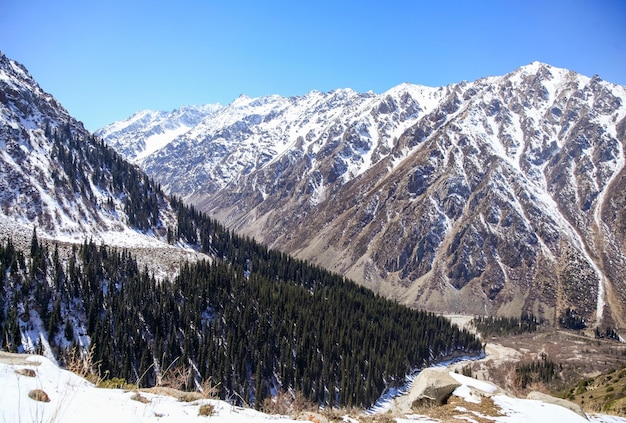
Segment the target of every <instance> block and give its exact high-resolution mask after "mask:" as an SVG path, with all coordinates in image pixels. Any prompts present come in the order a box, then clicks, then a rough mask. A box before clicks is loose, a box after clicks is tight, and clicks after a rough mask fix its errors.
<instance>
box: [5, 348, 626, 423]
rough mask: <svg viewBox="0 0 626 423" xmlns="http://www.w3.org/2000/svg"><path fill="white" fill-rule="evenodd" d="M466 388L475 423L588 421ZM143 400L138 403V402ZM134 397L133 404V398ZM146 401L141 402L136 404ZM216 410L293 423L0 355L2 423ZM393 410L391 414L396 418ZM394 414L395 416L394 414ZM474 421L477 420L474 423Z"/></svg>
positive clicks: (164, 418) (221, 422) (608, 420)
mask: <svg viewBox="0 0 626 423" xmlns="http://www.w3.org/2000/svg"><path fill="white" fill-rule="evenodd" d="M451 376H452V377H454V378H455V379H457V381H458V382H459V383H461V384H462V385H461V386H460V387H459V388H457V389H456V390H455V392H454V395H456V396H457V397H459V398H462V399H464V400H465V401H467V402H468V403H472V402H473V403H475V402H476V401H480V396H477V395H476V392H477V391H478V392H483V393H485V394H489V395H491V394H493V396H492V397H491V398H492V399H493V401H494V403H495V404H496V406H497V407H498V408H500V410H501V412H502V413H503V414H504V415H502V416H498V417H491V416H482V415H478V414H475V413H474V414H473V415H472V414H471V413H469V414H467V413H465V412H464V410H462V408H463V407H457V409H458V412H459V413H460V414H461V415H463V417H461V420H465V421H476V419H477V418H479V419H482V420H481V421H484V420H490V421H494V422H504V423H526V422H530V423H536V422H544V421H551V422H573V423H576V422H581V423H582V422H586V421H587V420H585V419H584V418H583V417H581V416H579V415H577V414H575V413H574V412H572V411H570V410H567V409H565V408H563V407H560V406H557V405H553V404H546V403H543V402H541V401H537V400H526V399H518V398H511V397H509V396H506V395H502V394H498V393H497V388H496V387H495V386H493V385H491V384H489V383H487V382H483V381H478V380H476V379H472V378H469V377H465V376H461V375H458V374H454V373H452V372H451ZM34 390H42V391H44V392H45V393H46V394H47V396H48V398H49V402H40V401H35V400H33V399H31V398H29V393H30V392H31V391H34ZM137 395H139V396H140V398H138V397H137ZM133 398H135V399H133ZM138 399H142V401H138ZM206 404H210V405H212V406H213V410H214V414H213V415H212V416H211V417H210V421H211V422H213V423H234V422H244V423H256V422H259V423H264V422H270V421H271V422H285V423H286V422H294V421H296V420H293V419H291V418H289V417H287V416H276V415H268V414H263V413H260V412H257V411H254V410H251V409H245V408H240V407H235V406H232V405H230V404H228V403H226V402H224V401H217V400H210V399H201V400H197V401H192V402H181V401H179V400H177V399H176V398H174V397H171V396H167V395H156V394H151V393H147V392H140V393H137V392H134V391H125V390H121V389H100V388H96V387H95V386H94V385H92V384H91V383H89V382H87V381H86V380H84V379H82V378H80V377H79V376H77V375H75V374H73V373H70V372H68V371H66V370H62V369H60V368H59V367H57V366H56V365H55V364H54V363H52V362H51V361H50V360H48V359H46V358H45V357H42V356H36V355H17V354H8V353H1V352H0V422H1V423H4V422H11V423H26V422H80V423H84V422H87V421H88V422H91V423H98V422H106V423H111V422H115V423H127V422H128V423H130V422H140V423H141V422H182V423H185V422H196V421H197V422H200V421H206V419H207V417H206V416H201V415H199V412H200V408H201V406H202V405H206ZM393 411H394V410H391V412H392V413H393ZM395 414H396V413H393V414H392V415H395ZM472 416H473V418H472ZM344 420H345V421H347V422H356V421H359V417H358V416H357V417H355V416H352V417H345V418H344ZM395 420H396V421H397V422H401V423H407V422H415V421H419V422H426V421H430V422H434V421H437V420H433V419H432V418H430V417H428V416H424V415H417V414H407V415H398V416H397V417H395ZM589 420H590V421H592V422H596V423H626V419H625V418H620V417H614V416H605V415H591V416H589Z"/></svg>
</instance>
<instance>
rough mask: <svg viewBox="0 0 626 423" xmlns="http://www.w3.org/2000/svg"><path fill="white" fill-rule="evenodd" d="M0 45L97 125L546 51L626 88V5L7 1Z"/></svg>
mask: <svg viewBox="0 0 626 423" xmlns="http://www.w3.org/2000/svg"><path fill="white" fill-rule="evenodd" d="M0 50H2V51H3V52H4V53H5V54H6V55H7V56H9V57H10V58H12V59H14V60H17V61H18V62H20V63H22V64H23V65H25V66H26V67H27V68H28V69H29V71H30V73H31V74H32V75H33V76H34V77H35V79H36V80H37V81H38V82H39V84H40V85H41V86H42V88H43V89H44V90H46V91H48V92H49V93H51V94H52V95H54V96H55V97H56V98H57V99H58V100H59V101H60V102H61V103H62V104H63V105H64V106H65V107H66V108H67V109H68V110H69V111H70V113H71V114H72V115H73V116H75V117H76V118H77V119H79V120H82V121H83V122H84V123H85V126H86V127H87V128H88V129H90V130H95V129H98V128H100V127H102V126H104V125H105V124H108V123H110V122H112V121H115V120H120V119H124V118H126V117H128V116H130V115H131V114H133V113H134V112H136V111H138V110H141V109H153V110H171V109H174V108H177V107H180V106H182V105H185V104H205V103H222V104H228V103H230V102H231V101H233V100H234V99H235V98H236V97H237V96H239V95H240V94H246V95H248V96H250V97H258V96H263V95H269V94H280V95H283V96H292V95H302V94H306V93H307V92H309V91H311V90H319V91H330V90H333V89H336V88H346V87H350V88H352V89H354V90H357V91H369V90H373V91H374V92H377V93H380V92H384V91H386V90H388V89H389V88H391V87H393V86H395V85H397V84H400V83H402V82H411V83H415V84H422V85H429V86H441V85H446V84H449V83H455V82H460V81H462V80H467V81H472V80H475V79H478V78H480V77H483V76H489V75H503V74H505V73H508V72H510V71H513V70H515V69H516V68H518V67H520V66H523V65H525V64H528V63H530V62H532V61H535V60H538V61H542V62H545V63H549V64H551V65H553V66H557V67H563V68H568V69H572V70H575V71H577V72H579V73H582V74H584V75H588V76H592V75H594V74H598V75H599V76H600V77H601V78H603V79H605V80H607V81H610V82H614V83H618V84H625V85H626V1H622V0H595V1H594V0H590V1H580V0H567V1H561V0H554V1H550V0H542V1H536V0H523V1H522V0H520V1H512V0H500V1H496V0H485V1H479V0H475V1H470V0H467V1H445V0H432V1H429V2H426V1H418V0H413V1H397V0H384V1H383V0H380V1H367V0H365V1H341V0H334V1H325V0H316V1H308V0H303V1H282V0H280V1H263V0H257V1H236V0H234V1H225V0H224V1H209V0H180V1H171V0H169V1H160V0H152V1H144V0H124V1H119V0H105V1H95V2H90V1H77V0H55V1H50V0H27V1H25V0H0Z"/></svg>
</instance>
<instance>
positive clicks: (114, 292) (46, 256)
mask: <svg viewBox="0 0 626 423" xmlns="http://www.w3.org/2000/svg"><path fill="white" fill-rule="evenodd" d="M185 210H186V211H185V213H187V212H190V211H189V210H187V209H185ZM198 216H200V215H198ZM213 227H214V232H213V233H211V234H210V236H208V238H212V239H222V243H223V245H222V246H224V247H228V248H225V250H224V252H225V253H224V254H223V257H225V258H224V259H219V260H213V261H212V262H207V261H205V262H198V263H195V264H188V263H187V264H184V265H182V266H181V268H180V273H179V275H178V276H176V277H175V278H172V279H171V280H170V279H165V280H162V281H157V280H156V279H155V278H154V276H153V275H151V274H150V272H149V270H148V269H145V268H144V269H140V268H139V267H138V265H137V263H136V261H135V259H134V258H133V257H132V255H131V254H130V253H129V252H127V251H125V250H116V249H110V248H107V247H105V246H97V245H95V244H94V243H93V242H88V241H86V242H85V243H83V244H82V245H80V246H79V247H78V246H77V247H75V248H74V249H73V250H72V253H71V255H70V256H69V258H68V259H65V260H62V259H60V258H59V253H58V249H57V248H56V247H55V246H50V245H46V244H44V243H42V242H41V241H39V240H38V239H37V235H36V232H34V233H33V237H32V241H31V249H30V252H28V253H29V254H25V253H23V252H21V251H18V250H17V249H16V248H15V247H14V245H13V244H12V242H11V240H5V241H4V242H3V243H2V245H1V246H0V291H1V294H2V295H1V296H0V298H1V299H0V301H1V303H0V311H1V313H0V335H1V336H0V348H2V349H6V350H10V351H18V350H20V349H23V348H24V347H25V346H24V345H22V340H23V339H24V335H25V334H26V333H28V331H29V329H31V330H32V329H36V326H38V325H40V326H41V329H42V334H43V335H44V336H45V338H46V339H47V342H49V343H50V345H51V348H52V350H53V351H54V352H55V353H56V355H57V356H59V357H63V355H64V352H67V351H70V350H71V349H72V347H73V346H76V345H78V344H79V339H80V340H84V339H86V337H85V335H86V336H87V337H88V339H89V340H90V342H91V345H92V346H93V348H94V360H95V362H97V363H98V368H99V371H100V372H101V375H106V376H107V377H120V378H124V379H126V380H127V381H129V382H133V383H138V384H139V385H141V386H150V385H155V384H158V383H160V378H161V377H162V376H163V374H164V373H165V372H166V369H167V371H172V369H173V368H182V369H185V370H186V371H187V374H188V375H189V381H188V388H189V389H193V388H194V386H195V383H199V382H201V381H203V380H206V379H209V378H210V379H211V381H212V382H213V383H214V384H216V385H217V386H218V387H219V390H220V395H221V396H222V397H223V398H231V399H236V400H243V401H245V402H247V403H250V404H256V405H257V406H258V405H260V404H261V401H262V400H263V399H264V398H266V397H267V396H269V395H271V394H272V393H274V394H275V393H276V392H277V390H285V391H286V390H288V389H290V390H295V391H300V392H303V393H304V394H305V396H306V397H307V398H309V399H310V400H312V401H315V402H318V403H321V404H331V405H359V406H367V405H370V404H372V403H373V402H374V401H375V400H376V399H377V398H378V397H379V396H380V394H381V393H382V392H383V390H384V389H385V388H386V387H388V386H390V385H393V384H394V383H396V382H400V381H402V380H403V378H404V376H405V375H406V374H407V373H408V372H410V370H411V369H413V368H416V367H420V366H424V365H426V364H428V363H431V362H433V361H436V360H439V359H442V358H444V357H448V356H450V355H453V354H456V353H462V354H476V353H479V352H480V351H481V344H480V342H479V341H478V340H477V339H476V338H474V336H473V335H471V334H470V333H468V332H466V331H461V330H459V329H458V328H457V327H456V326H451V325H450V323H449V322H448V321H447V320H446V319H444V318H442V317H440V316H436V315H433V314H430V313H425V312H421V311H416V310H411V309H408V308H406V307H404V306H400V305H398V304H396V303H394V302H391V301H389V300H386V299H383V298H382V297H379V296H377V295H375V294H373V293H372V292H370V291H368V290H366V289H364V288H362V287H359V286H358V285H356V284H354V283H352V282H350V281H346V280H344V279H343V278H342V277H340V276H337V275H334V274H331V273H328V272H326V271H324V270H322V269H320V268H318V267H315V266H311V265H309V264H307V263H306V262H302V261H298V260H294V259H291V258H290V257H288V256H285V255H283V254H280V253H277V252H273V251H269V250H267V249H265V248H263V247H261V246H260V245H258V244H257V243H255V242H254V241H252V240H246V239H242V238H239V237H236V236H234V235H233V234H232V233H229V232H227V231H224V232H222V231H221V229H220V226H219V225H215V226H213ZM204 237H207V234H205V235H204ZM228 257H232V260H231V259H228ZM237 257H239V258H240V260H237ZM42 348H43V346H42V344H41V341H38V342H37V345H36V346H35V349H39V350H41V349H42Z"/></svg>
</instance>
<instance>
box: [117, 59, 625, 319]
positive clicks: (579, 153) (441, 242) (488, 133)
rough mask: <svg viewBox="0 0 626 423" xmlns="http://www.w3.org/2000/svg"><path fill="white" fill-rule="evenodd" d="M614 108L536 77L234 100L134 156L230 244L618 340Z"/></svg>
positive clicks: (597, 82)
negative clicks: (249, 243) (572, 322)
mask: <svg viewBox="0 0 626 423" xmlns="http://www.w3.org/2000/svg"><path fill="white" fill-rule="evenodd" d="M625 100H626V89H625V88H624V87H622V86H617V85H614V84H611V83H608V82H605V81H602V80H601V79H599V78H598V77H593V78H589V77H586V76H582V75H579V74H576V73H574V72H571V71H568V70H564V69H558V68H554V67H552V66H549V65H546V64H542V63H532V64H530V65H527V66H524V67H522V68H520V69H518V70H516V71H514V72H511V73H510V74H507V75H504V76H499V77H488V78H483V79H480V80H477V81H474V82H462V83H459V84H453V85H449V86H446V87H439V88H428V87H422V86H416V85H410V84H403V85H400V86H397V87H395V88H393V89H391V90H389V91H388V92H386V93H383V94H373V93H364V94H361V93H356V92H354V91H351V90H349V89H345V90H337V91H333V92H330V93H320V92H311V93H309V94H307V95H305V96H302V97H293V98H283V97H279V96H269V97H264V98H257V99H251V98H247V97H245V96H242V97H240V98H238V99H236V100H235V101H234V102H233V103H232V104H230V105H228V106H226V107H223V108H220V109H217V110H215V112H214V114H212V115H211V116H208V117H206V118H205V119H204V120H202V121H201V122H200V123H198V124H197V125H195V126H194V127H192V128H191V129H190V130H189V131H187V132H186V133H184V134H182V135H179V136H177V137H175V138H172V139H170V141H169V142H167V141H163V143H162V145H163V147H162V148H160V149H158V150H157V151H154V152H153V153H151V154H148V155H142V153H141V151H142V150H141V148H138V149H137V151H138V153H137V154H136V156H137V157H138V159H140V160H139V161H138V163H140V165H141V166H142V167H143V168H144V169H145V170H146V171H147V172H148V174H150V175H151V176H152V177H154V178H155V179H156V180H157V181H159V182H160V183H161V184H162V186H163V187H164V189H165V190H166V191H168V192H170V193H173V194H176V195H179V196H182V197H184V198H186V199H188V200H189V201H192V202H193V203H194V204H196V205H197V206H198V207H199V208H200V209H202V210H204V211H207V212H209V213H210V214H211V215H212V216H215V217H217V218H218V219H220V220H222V221H223V222H225V223H226V224H227V225H229V226H230V227H232V228H234V229H236V230H237V231H243V232H244V233H247V234H249V235H252V236H254V237H256V238H257V239H259V240H261V241H262V242H264V243H266V244H268V245H270V246H272V247H276V248H279V249H281V250H283V251H286V252H289V253H291V254H295V255H297V256H298V257H300V258H304V259H307V260H310V261H312V262H314V263H317V264H320V265H323V266H325V267H326V268H329V269H331V270H335V271H338V272H340V273H343V274H345V275H347V276H349V277H351V278H353V279H355V280H357V281H358V282H359V283H361V284H363V285H365V286H368V287H370V288H373V289H375V290H377V291H378V292H380V293H383V294H384V295H387V296H390V297H393V298H396V299H398V300H400V301H401V302H404V303H406V304H411V305H416V306H420V307H425V308H427V309H429V310H433V311H445V312H459V313H472V314H474V313H476V314H482V313H489V314H501V315H507V314H512V315H519V313H520V310H526V311H529V312H533V313H534V314H535V315H537V316H540V317H543V318H545V319H547V320H548V321H551V322H557V321H558V320H559V319H560V318H565V317H567V316H569V317H572V316H573V317H574V318H575V319H577V320H578V321H582V322H585V324H587V325H594V324H595V325H609V326H619V327H622V328H624V327H626V306H625V305H626V283H625V281H624V280H623V277H622V275H623V274H625V273H626V258H625V256H626V244H625V243H626V208H625V207H624V206H625V202H626V200H625V198H624V195H623V192H624V189H625V188H626V186H625V185H626V172H625V170H624V161H625V158H624V142H625V139H626V120H625V116H626V105H625V104H624V101H625ZM107 142H109V143H111V144H112V145H113V143H115V142H117V139H115V138H108V141H107ZM126 142H127V143H130V146H126V147H124V148H126V149H128V148H130V150H129V151H132V150H133V148H134V147H136V146H133V145H132V143H133V141H132V140H127V141H126Z"/></svg>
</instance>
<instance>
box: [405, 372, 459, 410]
mask: <svg viewBox="0 0 626 423" xmlns="http://www.w3.org/2000/svg"><path fill="white" fill-rule="evenodd" d="M459 386H461V384H460V383H459V382H457V381H456V380H455V379H454V378H452V376H450V374H449V371H448V369H443V368H442V369H439V368H427V369H424V370H422V371H421V372H420V374H419V375H418V376H417V378H416V379H415V381H414V382H413V386H412V387H411V391H410V392H409V401H410V403H411V407H412V408H413V409H418V408H421V407H425V406H430V405H442V404H445V403H446V401H448V398H450V395H452V392H453V391H454V390H455V389H456V388H458V387H459Z"/></svg>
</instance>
